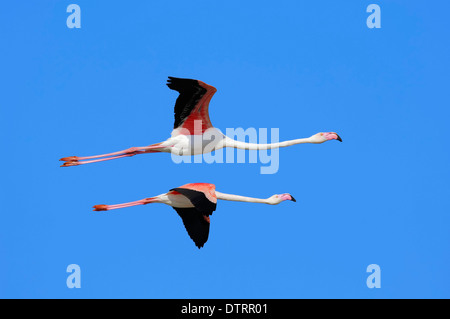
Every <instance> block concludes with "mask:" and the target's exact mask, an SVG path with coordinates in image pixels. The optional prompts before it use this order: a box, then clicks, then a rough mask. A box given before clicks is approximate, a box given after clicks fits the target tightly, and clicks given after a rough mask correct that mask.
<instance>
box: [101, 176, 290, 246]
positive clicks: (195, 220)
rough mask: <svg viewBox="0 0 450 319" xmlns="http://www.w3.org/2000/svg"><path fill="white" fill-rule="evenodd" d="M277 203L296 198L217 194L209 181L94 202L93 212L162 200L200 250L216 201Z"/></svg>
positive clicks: (205, 238)
mask: <svg viewBox="0 0 450 319" xmlns="http://www.w3.org/2000/svg"><path fill="white" fill-rule="evenodd" d="M218 199H221V200H229V201H236V202H248V203H262V204H269V205H278V204H279V203H281V202H283V201H285V200H291V201H294V202H295V201H296V200H295V199H294V197H292V195H291V194H287V193H286V194H280V195H272V196H271V197H269V198H266V199H263V198H252V197H245V196H239V195H231V194H224V193H219V192H218V191H216V187H215V185H213V184H207V183H193V184H186V185H183V186H180V187H177V188H173V189H171V190H170V191H169V192H168V193H165V194H161V195H158V196H155V197H150V198H145V199H141V200H138V201H134V202H129V203H124V204H117V205H95V206H94V211H107V210H112V209H118V208H125V207H130V206H137V205H147V204H152V203H162V204H166V205H169V206H172V207H173V209H175V210H176V212H177V213H178V215H179V216H180V217H181V219H182V221H183V224H184V227H185V228H186V231H187V233H188V235H189V237H191V239H192V240H193V241H194V243H195V245H196V246H197V247H198V248H199V249H200V248H201V247H203V245H204V244H205V243H206V241H207V240H208V235H209V225H210V218H209V216H210V215H211V214H212V213H213V212H214V211H215V210H216V205H217V200H218Z"/></svg>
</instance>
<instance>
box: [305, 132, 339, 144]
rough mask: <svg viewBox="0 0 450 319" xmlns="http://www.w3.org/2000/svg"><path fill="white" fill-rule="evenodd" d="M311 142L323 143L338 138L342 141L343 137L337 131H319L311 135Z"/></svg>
mask: <svg viewBox="0 0 450 319" xmlns="http://www.w3.org/2000/svg"><path fill="white" fill-rule="evenodd" d="M310 140H311V143H313V144H322V143H324V142H326V141H331V140H338V141H339V142H342V139H341V137H340V136H339V135H338V134H337V133H335V132H326V133H317V134H314V135H313V136H311V137H310Z"/></svg>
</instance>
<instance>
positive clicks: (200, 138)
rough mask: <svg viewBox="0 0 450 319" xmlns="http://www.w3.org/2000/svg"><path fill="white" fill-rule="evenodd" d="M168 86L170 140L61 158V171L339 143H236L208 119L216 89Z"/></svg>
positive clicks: (182, 83) (183, 83) (176, 82)
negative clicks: (140, 158)
mask: <svg viewBox="0 0 450 319" xmlns="http://www.w3.org/2000/svg"><path fill="white" fill-rule="evenodd" d="M167 86H168V87H169V88H170V89H172V90H175V91H178V92H179V96H178V98H177V100H176V103H175V123H174V129H173V131H172V134H171V137H170V138H169V139H167V140H166V141H164V142H161V143H156V144H152V145H149V146H143V147H131V148H129V149H126V150H123V151H119V152H114V153H109V154H102V155H96V156H86V157H77V156H70V157H64V158H61V159H60V161H63V162H64V163H63V165H61V167H67V166H77V165H82V164H88V163H95V162H102V161H109V160H112V159H117V158H123V157H131V156H134V155H138V154H146V153H159V152H165V153H172V154H175V155H198V154H203V153H204V151H205V147H206V146H208V151H207V152H212V151H213V150H218V149H221V148H225V147H234V148H238V149H244V150H267V149H273V148H279V147H287V146H291V145H296V144H304V143H312V144H321V143H324V142H326V141H329V140H338V141H340V142H342V139H341V138H340V136H339V135H338V134H337V133H335V132H326V133H317V134H314V135H313V136H311V137H308V138H300V139H295V140H290V141H284V142H279V143H272V144H254V143H245V142H240V141H236V140H233V139H231V138H229V137H227V136H225V135H224V134H223V133H222V132H221V131H220V130H218V129H216V128H215V127H213V125H212V124H211V121H210V119H209V113H208V107H209V102H210V101H211V98H212V97H213V95H214V93H216V91H217V90H216V88H215V87H213V86H211V85H208V84H206V83H204V82H202V81H198V80H192V79H180V78H174V77H169V80H168V81H167ZM213 137H214V138H213Z"/></svg>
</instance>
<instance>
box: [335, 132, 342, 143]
mask: <svg viewBox="0 0 450 319" xmlns="http://www.w3.org/2000/svg"><path fill="white" fill-rule="evenodd" d="M336 135H337V134H336ZM337 140H338V141H339V142H342V138H341V137H340V136H339V135H337Z"/></svg>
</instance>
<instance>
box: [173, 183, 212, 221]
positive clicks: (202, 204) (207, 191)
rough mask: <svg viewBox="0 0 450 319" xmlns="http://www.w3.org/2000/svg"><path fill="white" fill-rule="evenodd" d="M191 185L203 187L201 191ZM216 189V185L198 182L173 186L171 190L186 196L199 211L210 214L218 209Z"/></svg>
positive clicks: (198, 187)
mask: <svg viewBox="0 0 450 319" xmlns="http://www.w3.org/2000/svg"><path fill="white" fill-rule="evenodd" d="M191 186H192V187H196V188H197V189H201V191H199V190H195V189H192V187H191ZM201 186H203V187H201ZM214 189H215V187H214V185H212V184H201V183H197V184H186V185H183V186H181V187H177V188H172V189H171V191H176V192H178V193H180V194H182V195H184V196H186V197H187V198H188V199H189V200H190V202H191V203H192V205H194V207H195V208H196V209H197V210H198V211H199V212H201V213H203V214H204V215H206V216H209V215H211V214H212V213H213V211H215V210H216V207H217V198H216V195H215V191H214Z"/></svg>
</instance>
